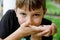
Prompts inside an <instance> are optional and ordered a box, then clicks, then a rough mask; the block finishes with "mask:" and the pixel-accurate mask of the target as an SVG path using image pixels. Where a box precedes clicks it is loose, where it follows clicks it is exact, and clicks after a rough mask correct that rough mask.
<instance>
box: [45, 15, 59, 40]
mask: <svg viewBox="0 0 60 40" xmlns="http://www.w3.org/2000/svg"><path fill="white" fill-rule="evenodd" d="M45 18H47V19H49V20H51V21H52V22H53V23H55V24H56V26H57V30H58V31H57V33H56V34H55V35H54V40H60V17H55V16H54V17H51V16H45Z"/></svg>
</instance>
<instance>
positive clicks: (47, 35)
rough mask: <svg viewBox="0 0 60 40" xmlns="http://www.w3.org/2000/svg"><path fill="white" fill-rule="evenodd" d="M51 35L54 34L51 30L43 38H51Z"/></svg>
mask: <svg viewBox="0 0 60 40" xmlns="http://www.w3.org/2000/svg"><path fill="white" fill-rule="evenodd" d="M51 34H52V30H51V29H50V30H49V32H48V33H46V34H44V35H43V36H45V37H49V36H51Z"/></svg>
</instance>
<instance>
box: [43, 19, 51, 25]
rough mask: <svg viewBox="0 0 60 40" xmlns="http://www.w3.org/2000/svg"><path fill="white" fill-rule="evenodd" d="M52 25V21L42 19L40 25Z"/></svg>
mask: <svg viewBox="0 0 60 40" xmlns="http://www.w3.org/2000/svg"><path fill="white" fill-rule="evenodd" d="M51 24H52V21H51V20H48V19H46V18H43V19H42V25H51Z"/></svg>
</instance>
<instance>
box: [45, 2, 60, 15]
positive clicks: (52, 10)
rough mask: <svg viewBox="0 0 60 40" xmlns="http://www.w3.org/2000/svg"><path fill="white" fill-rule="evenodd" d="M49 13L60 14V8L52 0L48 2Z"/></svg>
mask: <svg viewBox="0 0 60 40" xmlns="http://www.w3.org/2000/svg"><path fill="white" fill-rule="evenodd" d="M46 8H47V13H49V14H58V15H60V8H58V7H56V6H55V5H54V4H53V3H52V2H51V1H47V2H46Z"/></svg>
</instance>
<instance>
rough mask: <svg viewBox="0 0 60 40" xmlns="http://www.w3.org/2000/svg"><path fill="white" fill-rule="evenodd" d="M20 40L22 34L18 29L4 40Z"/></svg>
mask: <svg viewBox="0 0 60 40" xmlns="http://www.w3.org/2000/svg"><path fill="white" fill-rule="evenodd" d="M21 38H22V33H21V31H20V29H17V30H16V31H15V32H13V33H12V34H11V35H9V36H8V37H7V38H5V39H4V40H20V39H21Z"/></svg>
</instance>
